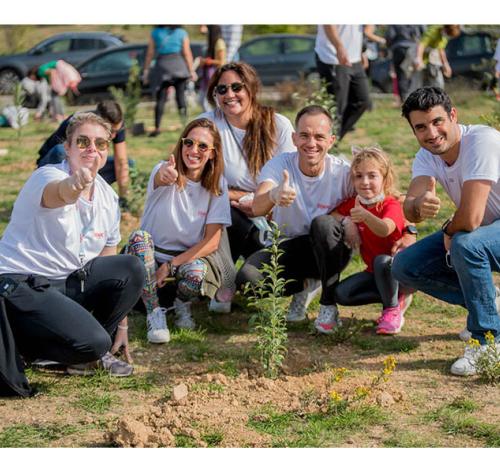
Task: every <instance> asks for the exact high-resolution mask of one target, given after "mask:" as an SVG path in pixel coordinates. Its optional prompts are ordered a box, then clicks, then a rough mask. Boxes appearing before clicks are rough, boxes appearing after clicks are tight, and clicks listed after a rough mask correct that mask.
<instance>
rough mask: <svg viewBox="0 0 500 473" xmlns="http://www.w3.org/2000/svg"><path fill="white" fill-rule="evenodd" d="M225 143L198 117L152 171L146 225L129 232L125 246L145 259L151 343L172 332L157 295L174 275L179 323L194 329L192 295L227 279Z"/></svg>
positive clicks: (207, 291) (204, 293) (205, 292)
mask: <svg viewBox="0 0 500 473" xmlns="http://www.w3.org/2000/svg"><path fill="white" fill-rule="evenodd" d="M221 149H222V148H221V140H220V136H219V133H218V131H217V129H216V128H215V125H214V124H213V123H212V122H211V121H209V120H207V119H205V118H201V119H197V120H194V121H192V122H191V123H189V124H188V125H187V126H186V128H185V129H184V131H183V133H182V135H181V137H180V139H179V141H178V142H177V145H176V147H175V149H174V152H173V154H172V155H171V156H170V158H169V159H168V160H167V161H162V162H161V163H159V164H157V165H156V166H155V168H154V169H153V171H152V173H151V177H150V179H149V184H148V189H147V199H146V204H145V208H144V215H143V217H142V222H141V230H140V231H136V232H134V233H133V234H132V235H131V236H130V240H129V243H128V245H127V249H126V251H127V253H130V254H135V255H137V256H139V257H140V258H141V259H142V261H143V262H144V265H145V266H146V271H147V274H148V277H147V281H146V285H145V286H144V290H143V294H142V300H143V302H144V305H145V306H146V311H147V314H148V315H147V326H148V340H149V341H150V342H152V343H165V342H168V341H169V338H170V335H169V332H168V329H167V325H166V318H165V313H166V309H164V308H162V307H160V304H159V299H158V298H159V296H161V295H162V294H161V293H162V291H164V290H166V283H167V282H168V281H171V282H175V292H176V297H175V300H174V308H175V313H176V320H175V322H174V323H175V325H176V326H177V327H179V328H187V329H193V328H194V327H195V324H194V321H193V319H192V316H191V309H190V304H191V302H190V301H192V300H193V299H194V298H197V297H198V296H200V295H201V296H208V297H209V298H213V297H214V295H215V292H216V291H217V289H218V288H219V287H220V285H221V283H222V278H223V273H224V272H225V269H226V268H224V265H223V262H222V260H223V257H221V255H220V252H217V253H216V251H217V250H218V248H219V244H220V242H221V236H222V234H223V229H224V226H226V225H230V224H231V216H230V207H229V198H228V191H227V184H226V182H225V180H224V178H223V177H222V173H223V166H224V165H223V157H222V151H221ZM228 254H229V250H228ZM227 259H228V260H229V261H230V256H228V258H227Z"/></svg>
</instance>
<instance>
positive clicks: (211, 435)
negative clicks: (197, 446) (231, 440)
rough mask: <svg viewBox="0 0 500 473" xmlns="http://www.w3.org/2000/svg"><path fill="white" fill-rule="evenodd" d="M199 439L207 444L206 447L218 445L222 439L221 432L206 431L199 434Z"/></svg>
mask: <svg viewBox="0 0 500 473" xmlns="http://www.w3.org/2000/svg"><path fill="white" fill-rule="evenodd" d="M201 439H202V440H203V441H204V442H205V443H206V444H207V447H218V446H219V445H220V444H221V443H222V441H223V440H224V435H223V434H222V432H219V431H213V432H207V433H205V434H204V435H202V436H201Z"/></svg>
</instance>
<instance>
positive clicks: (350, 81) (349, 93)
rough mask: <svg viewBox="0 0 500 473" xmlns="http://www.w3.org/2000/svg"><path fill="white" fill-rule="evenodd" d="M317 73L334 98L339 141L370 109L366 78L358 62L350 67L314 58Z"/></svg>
mask: <svg viewBox="0 0 500 473" xmlns="http://www.w3.org/2000/svg"><path fill="white" fill-rule="evenodd" d="M316 64H317V67H318V73H319V75H320V77H321V78H322V79H324V80H325V81H326V83H327V90H328V92H329V93H330V94H333V95H334V96H335V102H336V104H337V119H338V123H339V124H340V129H339V130H338V136H339V139H342V138H343V136H344V135H345V134H346V133H347V132H348V131H350V130H352V129H353V128H354V124H355V123H356V122H357V121H358V120H359V119H360V118H361V115H363V113H364V112H365V111H366V110H368V109H369V108H370V107H371V102H370V88H369V84H368V77H367V76H366V73H365V70H364V69H363V65H362V64H361V63H360V62H356V63H354V64H353V65H352V66H351V67H348V66H340V65H332V64H325V63H324V62H321V60H320V59H319V57H318V56H316Z"/></svg>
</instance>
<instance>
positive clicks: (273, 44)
mask: <svg viewBox="0 0 500 473" xmlns="http://www.w3.org/2000/svg"><path fill="white" fill-rule="evenodd" d="M280 42H281V40H280V39H279V38H273V39H263V40H257V41H254V42H253V43H251V44H248V45H246V46H245V47H243V48H241V50H240V54H241V55H242V56H243V55H245V56H268V55H271V54H280V53H281V51H280Z"/></svg>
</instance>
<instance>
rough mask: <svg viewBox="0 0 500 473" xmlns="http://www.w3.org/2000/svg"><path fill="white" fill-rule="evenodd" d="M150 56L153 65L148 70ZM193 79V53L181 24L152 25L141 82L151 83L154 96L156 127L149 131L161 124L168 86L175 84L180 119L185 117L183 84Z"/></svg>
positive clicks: (157, 133)
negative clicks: (154, 60) (153, 61)
mask: <svg viewBox="0 0 500 473" xmlns="http://www.w3.org/2000/svg"><path fill="white" fill-rule="evenodd" d="M153 58H155V59H156V62H155V66H154V68H153V70H152V71H151V73H150V66H151V62H152V60H153ZM190 79H191V80H192V81H196V79H197V76H196V72H195V71H194V68H193V54H192V52H191V46H190V44H189V36H188V33H187V31H186V30H185V29H183V28H181V26H180V25H159V26H155V28H153V31H152V32H151V36H150V38H149V43H148V49H147V51H146V58H145V60H144V77H143V82H144V84H148V83H150V84H151V93H152V95H153V97H154V98H155V100H156V105H155V129H154V130H153V131H152V132H151V133H150V134H149V136H151V137H154V136H158V135H159V134H160V124H161V119H162V116H163V111H164V109H165V103H166V101H167V91H168V88H169V87H171V86H173V87H174V88H175V100H176V102H177V110H178V111H179V115H180V117H181V119H182V121H185V120H186V118H187V106H186V84H187V82H188V80H190Z"/></svg>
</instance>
